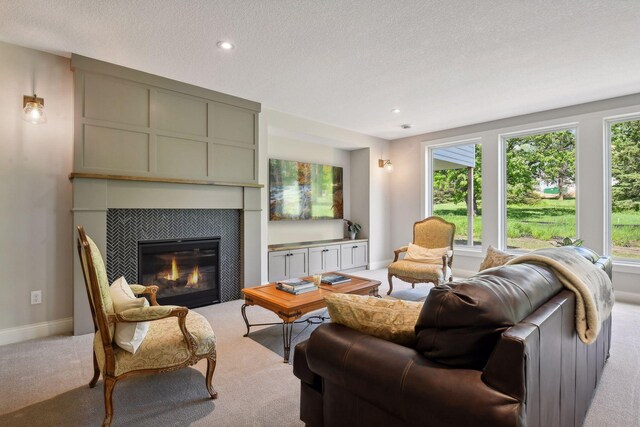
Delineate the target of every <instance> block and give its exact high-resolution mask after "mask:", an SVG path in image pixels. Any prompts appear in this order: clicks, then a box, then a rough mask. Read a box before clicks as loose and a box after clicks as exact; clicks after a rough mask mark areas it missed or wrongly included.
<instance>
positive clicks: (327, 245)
mask: <svg viewBox="0 0 640 427" xmlns="http://www.w3.org/2000/svg"><path fill="white" fill-rule="evenodd" d="M345 242H346V243H345ZM367 264H368V243H367V240H366V239H358V240H343V239H338V240H330V241H319V242H306V243H291V244H286V245H272V246H270V247H269V281H270V282H275V281H277V280H285V279H292V278H296V277H304V276H310V275H313V274H321V273H326V272H329V271H345V270H361V269H364V268H367Z"/></svg>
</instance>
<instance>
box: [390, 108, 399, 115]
mask: <svg viewBox="0 0 640 427" xmlns="http://www.w3.org/2000/svg"><path fill="white" fill-rule="evenodd" d="M391 112H392V113H396V114H398V113H399V112H400V109H399V108H394V109H393V110H391Z"/></svg>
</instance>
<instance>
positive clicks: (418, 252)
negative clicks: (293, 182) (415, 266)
mask: <svg viewBox="0 0 640 427" xmlns="http://www.w3.org/2000/svg"><path fill="white" fill-rule="evenodd" d="M450 250H451V248H449V247H448V246H447V247H444V248H432V249H430V248H423V247H422V246H418V245H414V244H413V243H409V246H407V254H406V255H405V257H404V259H405V260H407V261H414V262H423V263H425V264H437V265H442V256H443V255H447V253H449V251H450Z"/></svg>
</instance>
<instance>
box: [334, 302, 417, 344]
mask: <svg viewBox="0 0 640 427" xmlns="http://www.w3.org/2000/svg"><path fill="white" fill-rule="evenodd" d="M324 299H325V302H326V303H327V309H328V310H329V316H331V321H332V322H334V323H339V324H341V325H344V326H347V327H349V328H351V329H355V330H357V331H360V332H362V333H365V334H367V335H372V336H374V337H378V338H382V339H384V340H387V341H391V342H394V343H396V344H401V345H405V346H413V345H414V344H415V341H416V333H415V326H416V321H417V320H418V316H419V315H420V310H421V309H422V305H423V303H422V302H413V301H402V300H390V299H382V298H376V297H369V296H362V295H348V294H338V293H336V294H331V295H328V296H326V297H325V298H324Z"/></svg>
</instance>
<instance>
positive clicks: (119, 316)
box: [107, 305, 198, 363]
mask: <svg viewBox="0 0 640 427" xmlns="http://www.w3.org/2000/svg"><path fill="white" fill-rule="evenodd" d="M187 314H189V309H188V308H187V307H179V306H177V305H155V306H150V307H140V308H130V309H129V310H124V311H122V312H120V313H116V314H109V315H107V320H108V321H109V322H110V323H136V322H148V321H154V320H160V319H166V318H167V317H177V318H178V326H179V327H180V331H181V332H182V336H183V338H184V341H185V343H186V344H187V348H189V349H190V352H191V357H192V358H193V357H195V352H196V349H197V348H198V344H197V343H196V340H195V338H194V337H193V335H191V333H190V332H189V330H188V329H187V323H186V319H187ZM195 361H197V359H194V362H193V363H195Z"/></svg>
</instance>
